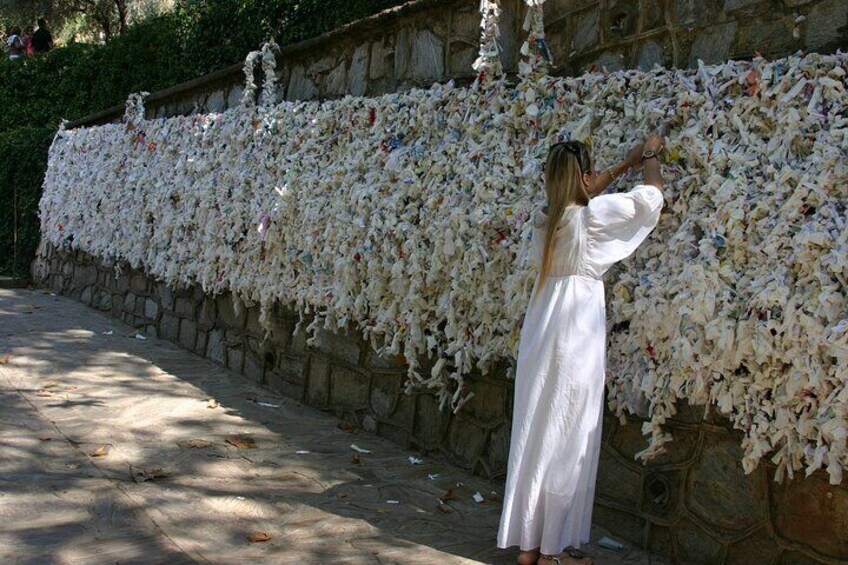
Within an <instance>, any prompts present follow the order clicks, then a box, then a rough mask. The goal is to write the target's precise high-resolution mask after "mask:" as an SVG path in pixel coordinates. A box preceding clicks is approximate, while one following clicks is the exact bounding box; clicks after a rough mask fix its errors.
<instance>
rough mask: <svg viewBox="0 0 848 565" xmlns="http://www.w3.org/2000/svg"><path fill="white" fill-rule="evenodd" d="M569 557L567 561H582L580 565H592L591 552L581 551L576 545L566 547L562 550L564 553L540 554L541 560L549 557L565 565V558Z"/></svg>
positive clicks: (557, 564) (559, 564) (560, 564)
mask: <svg viewBox="0 0 848 565" xmlns="http://www.w3.org/2000/svg"><path fill="white" fill-rule="evenodd" d="M566 557H568V558H569V559H568V561H567V562H572V563H573V562H574V561H575V560H576V561H580V565H592V563H593V561H592V558H591V557H589V554H588V553H586V552H585V551H580V550H579V549H577V548H576V547H571V546H569V547H566V548H565V549H563V550H562V553H560V554H559V555H545V554H544V553H543V554H541V555H540V556H539V560H540V561H541V560H542V559H547V560H550V561H552V562H553V563H556V565H563V559H564V558H566Z"/></svg>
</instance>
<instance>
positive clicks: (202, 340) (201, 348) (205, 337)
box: [192, 329, 209, 357]
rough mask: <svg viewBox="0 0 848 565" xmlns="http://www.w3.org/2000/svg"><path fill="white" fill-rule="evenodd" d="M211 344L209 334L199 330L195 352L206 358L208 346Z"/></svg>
mask: <svg viewBox="0 0 848 565" xmlns="http://www.w3.org/2000/svg"><path fill="white" fill-rule="evenodd" d="M208 342H209V333H208V332H206V331H205V330H200V329H199V330H197V341H196V342H195V344H194V349H192V351H194V352H195V353H197V354H198V355H200V356H201V357H205V356H206V345H207V343H208Z"/></svg>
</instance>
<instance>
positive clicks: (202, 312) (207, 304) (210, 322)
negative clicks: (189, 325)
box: [197, 296, 215, 328]
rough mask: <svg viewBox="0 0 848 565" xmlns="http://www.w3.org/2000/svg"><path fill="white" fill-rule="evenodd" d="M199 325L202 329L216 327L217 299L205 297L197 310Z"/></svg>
mask: <svg viewBox="0 0 848 565" xmlns="http://www.w3.org/2000/svg"><path fill="white" fill-rule="evenodd" d="M197 325H198V326H200V327H201V328H211V327H212V326H214V325H215V299H214V298H212V297H211V296H204V297H203V302H201V303H200V308H199V309H198V310H197Z"/></svg>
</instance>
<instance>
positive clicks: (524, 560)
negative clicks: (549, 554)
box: [518, 547, 539, 565]
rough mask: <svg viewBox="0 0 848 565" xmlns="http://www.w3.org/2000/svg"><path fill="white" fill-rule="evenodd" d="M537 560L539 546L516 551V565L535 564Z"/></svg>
mask: <svg viewBox="0 0 848 565" xmlns="http://www.w3.org/2000/svg"><path fill="white" fill-rule="evenodd" d="M538 560H539V548H538V547H537V548H536V549H529V550H527V551H519V552H518V565H536V561H538Z"/></svg>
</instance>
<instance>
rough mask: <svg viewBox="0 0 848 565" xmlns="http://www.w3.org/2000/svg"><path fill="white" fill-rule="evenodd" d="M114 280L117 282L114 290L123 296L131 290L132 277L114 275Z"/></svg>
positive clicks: (124, 274)
mask: <svg viewBox="0 0 848 565" xmlns="http://www.w3.org/2000/svg"><path fill="white" fill-rule="evenodd" d="M112 279H113V280H114V281H115V286H114V289H115V290H116V291H117V292H119V293H121V294H123V293H125V292H127V291H128V290H129V289H130V277H129V275H127V274H126V273H122V274H120V275H114V276H113V277H112Z"/></svg>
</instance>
